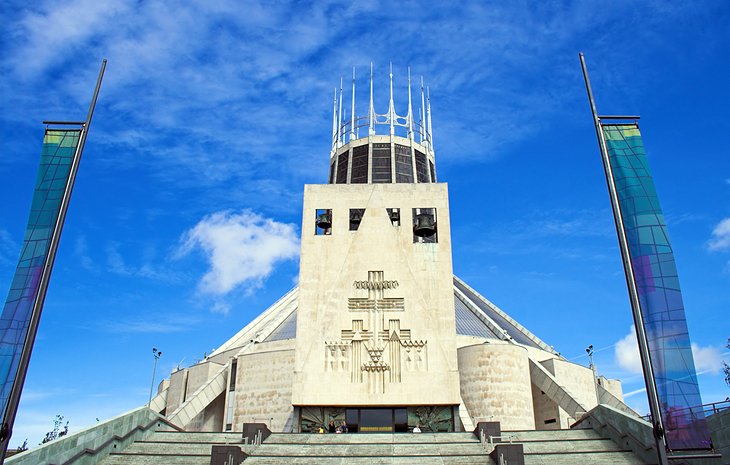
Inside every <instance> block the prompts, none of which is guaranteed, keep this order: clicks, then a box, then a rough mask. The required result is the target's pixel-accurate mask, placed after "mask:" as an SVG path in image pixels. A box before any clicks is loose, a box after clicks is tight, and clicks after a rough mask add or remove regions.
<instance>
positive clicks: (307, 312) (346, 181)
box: [292, 72, 460, 431]
mask: <svg viewBox="0 0 730 465" xmlns="http://www.w3.org/2000/svg"><path fill="white" fill-rule="evenodd" d="M392 76H393V75H392V72H391V74H390V78H391V86H390V88H391V93H390V102H389V106H388V112H387V113H385V114H376V113H375V111H374V107H373V104H372V98H371V105H370V110H369V112H368V115H367V116H363V117H360V118H357V117H351V118H350V119H349V120H347V119H343V118H342V116H340V115H341V114H340V115H338V113H337V110H336V111H335V123H334V125H333V126H334V127H335V131H334V132H333V144H332V151H331V155H330V184H328V185H307V186H305V189H304V211H303V217H302V253H301V261H300V263H301V268H300V275H299V309H298V318H297V339H296V357H295V370H294V374H295V378H294V386H293V390H292V403H293V405H294V406H295V407H298V408H301V412H302V421H303V422H304V425H303V426H304V427H306V426H307V423H308V422H310V421H315V419H316V418H318V416H319V415H321V414H322V413H323V414H324V415H325V416H335V417H338V419H339V417H341V416H342V414H343V413H344V414H345V415H346V417H347V422H348V423H350V424H354V425H359V427H360V430H364V431H392V430H393V428H396V429H403V430H405V429H406V428H407V417H406V415H407V414H408V409H410V410H411V412H412V413H411V415H412V416H413V415H414V413H413V412H415V410H417V409H421V410H423V409H426V410H429V411H434V409H437V410H439V411H440V417H443V418H441V420H442V421H448V422H449V423H452V425H450V428H453V418H454V417H455V416H456V414H457V413H458V411H457V409H458V405H459V403H460V401H459V374H458V366H457V354H456V329H455V317H454V315H455V314H454V291H453V272H452V264H451V233H450V222H449V202H448V191H447V185H446V184H443V183H436V182H435V181H436V179H435V177H436V176H435V174H436V173H435V163H434V152H433V146H432V144H431V134H430V131H429V130H428V126H429V125H428V124H427V121H428V116H429V114H430V112H429V111H428V108H426V109H425V112H422V113H421V114H422V117H421V118H419V119H420V122H419V124H418V125H416V124H414V117H413V112H412V105H411V102H410V100H411V99H410V78H409V99H408V100H409V105H408V110H407V113H406V115H405V116H399V115H398V114H397V113H396V110H395V105H394V102H393V94H392ZM371 82H372V81H371ZM353 84H354V81H353ZM353 94H354V87H353ZM341 103H342V99H341V96H340V99H339V105H338V102H337V99H336V108H341ZM352 108H354V100H353V105H352ZM352 114H353V115H354V112H353V113H352ZM358 122H359V123H360V125H359V126H358ZM381 129H384V130H383V131H382V132H384V133H385V134H380V132H381V131H380V130H381ZM360 130H362V132H363V133H364V134H365V135H364V137H360V138H358V137H357V134H358V132H359V131H360ZM401 131H402V133H403V134H402V135H397V133H398V132H401ZM345 139H346V140H345ZM321 409H324V410H321ZM343 410H344V412H343ZM394 418H395V420H393V419H394ZM342 419H344V418H342ZM315 422H316V421H315Z"/></svg>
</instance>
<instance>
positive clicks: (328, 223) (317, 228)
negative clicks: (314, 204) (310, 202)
mask: <svg viewBox="0 0 730 465" xmlns="http://www.w3.org/2000/svg"><path fill="white" fill-rule="evenodd" d="M330 234H332V210H331V209H328V208H318V209H317V210H315V213H314V235H315V236H329V235H330Z"/></svg>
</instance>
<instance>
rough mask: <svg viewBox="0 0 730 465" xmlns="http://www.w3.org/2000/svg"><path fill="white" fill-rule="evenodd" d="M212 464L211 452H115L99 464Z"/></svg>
mask: <svg viewBox="0 0 730 465" xmlns="http://www.w3.org/2000/svg"><path fill="white" fill-rule="evenodd" d="M162 464H164V465H210V454H207V455H160V454H154V455H141V454H125V453H116V454H115V453H113V454H110V455H109V456H108V457H107V458H105V459H104V460H102V461H101V462H100V463H99V465H162Z"/></svg>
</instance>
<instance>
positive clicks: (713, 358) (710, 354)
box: [615, 325, 722, 374]
mask: <svg viewBox="0 0 730 465" xmlns="http://www.w3.org/2000/svg"><path fill="white" fill-rule="evenodd" d="M615 356H616V363H618V365H619V366H620V367H621V368H623V369H624V370H626V371H628V372H630V373H641V372H642V369H641V359H640V358H639V344H638V342H636V331H635V329H634V325H631V328H630V329H629V333H628V334H627V335H626V336H624V337H623V338H622V339H621V340H619V341H618V342H617V343H616V346H615ZM692 357H693V358H694V362H695V371H696V372H697V373H698V374H701V373H713V374H717V373H719V372H720V369H721V368H722V354H721V353H720V350H718V349H717V348H716V347H712V346H707V347H700V346H699V345H697V344H696V343H694V342H693V343H692Z"/></svg>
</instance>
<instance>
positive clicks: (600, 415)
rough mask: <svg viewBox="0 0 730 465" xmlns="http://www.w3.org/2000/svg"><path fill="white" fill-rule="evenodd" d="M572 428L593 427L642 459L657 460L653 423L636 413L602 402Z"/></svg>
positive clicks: (646, 460)
mask: <svg viewBox="0 0 730 465" xmlns="http://www.w3.org/2000/svg"><path fill="white" fill-rule="evenodd" d="M572 428H592V429H593V430H595V431H596V432H597V433H599V434H600V435H602V436H604V437H608V438H611V440H612V441H613V442H615V443H616V444H618V445H619V446H621V447H625V448H627V449H630V450H631V451H632V452H633V453H634V454H636V455H637V456H638V457H639V458H640V459H641V460H642V461H644V462H646V463H656V462H657V452H656V445H655V443H654V433H653V430H652V426H651V423H649V422H647V421H644V420H643V419H641V418H637V417H636V416H634V415H629V414H628V413H625V412H622V411H621V410H618V409H616V408H614V407H611V406H609V405H605V404H601V405H598V406H597V407H595V408H593V409H592V410H591V411H590V412H588V413H586V414H585V415H583V417H582V418H581V419H580V420H578V421H577V422H576V423H575V424H574V425H573V426H572Z"/></svg>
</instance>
